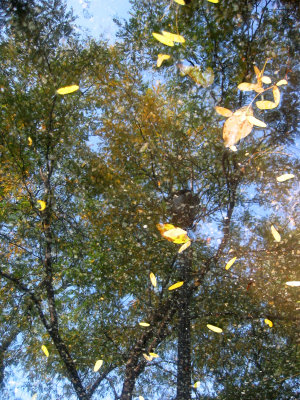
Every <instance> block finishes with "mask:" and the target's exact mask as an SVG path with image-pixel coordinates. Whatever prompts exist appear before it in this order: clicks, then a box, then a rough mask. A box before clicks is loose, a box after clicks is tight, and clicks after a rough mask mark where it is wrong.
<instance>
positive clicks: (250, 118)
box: [247, 115, 267, 128]
mask: <svg viewBox="0 0 300 400" xmlns="http://www.w3.org/2000/svg"><path fill="white" fill-rule="evenodd" d="M247 120H248V121H249V122H250V123H251V124H253V125H255V126H260V127H261V128H266V127H267V124H265V123H264V122H263V121H261V120H260V119H257V118H255V117H253V115H249V116H248V117H247Z"/></svg>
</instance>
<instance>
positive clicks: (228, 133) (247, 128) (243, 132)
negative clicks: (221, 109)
mask: <svg viewBox="0 0 300 400" xmlns="http://www.w3.org/2000/svg"><path fill="white" fill-rule="evenodd" d="M251 115H253V110H252V107H250V106H245V107H242V108H240V109H238V110H236V111H235V112H234V113H233V114H232V116H231V117H230V118H228V119H227V120H226V121H225V124H224V127H223V139H224V144H225V146H226V147H230V146H234V145H235V144H236V143H237V142H238V141H239V140H240V139H242V138H244V137H246V136H248V135H249V133H250V132H251V131H252V128H253V124H251V122H249V121H248V119H247V116H251Z"/></svg>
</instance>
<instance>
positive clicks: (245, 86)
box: [238, 82, 257, 92]
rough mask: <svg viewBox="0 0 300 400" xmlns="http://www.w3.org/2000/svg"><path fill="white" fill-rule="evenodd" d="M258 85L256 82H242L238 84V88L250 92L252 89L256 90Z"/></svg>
mask: <svg viewBox="0 0 300 400" xmlns="http://www.w3.org/2000/svg"><path fill="white" fill-rule="evenodd" d="M256 86H257V84H256V83H247V82H242V83H240V84H239V85H238V89H240V90H242V91H243V92H249V91H251V90H255V88H256Z"/></svg>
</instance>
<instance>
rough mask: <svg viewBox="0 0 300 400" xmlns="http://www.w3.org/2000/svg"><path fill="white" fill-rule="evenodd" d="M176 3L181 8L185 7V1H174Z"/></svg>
mask: <svg viewBox="0 0 300 400" xmlns="http://www.w3.org/2000/svg"><path fill="white" fill-rule="evenodd" d="M174 1H175V3H177V4H180V5H181V6H185V2H184V0H174Z"/></svg>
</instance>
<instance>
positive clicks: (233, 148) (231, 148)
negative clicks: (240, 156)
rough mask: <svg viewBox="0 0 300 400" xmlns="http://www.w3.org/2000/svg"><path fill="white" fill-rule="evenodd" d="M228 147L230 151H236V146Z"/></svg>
mask: <svg viewBox="0 0 300 400" xmlns="http://www.w3.org/2000/svg"><path fill="white" fill-rule="evenodd" d="M229 148H230V150H231V151H237V148H236V146H230V147H229Z"/></svg>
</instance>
